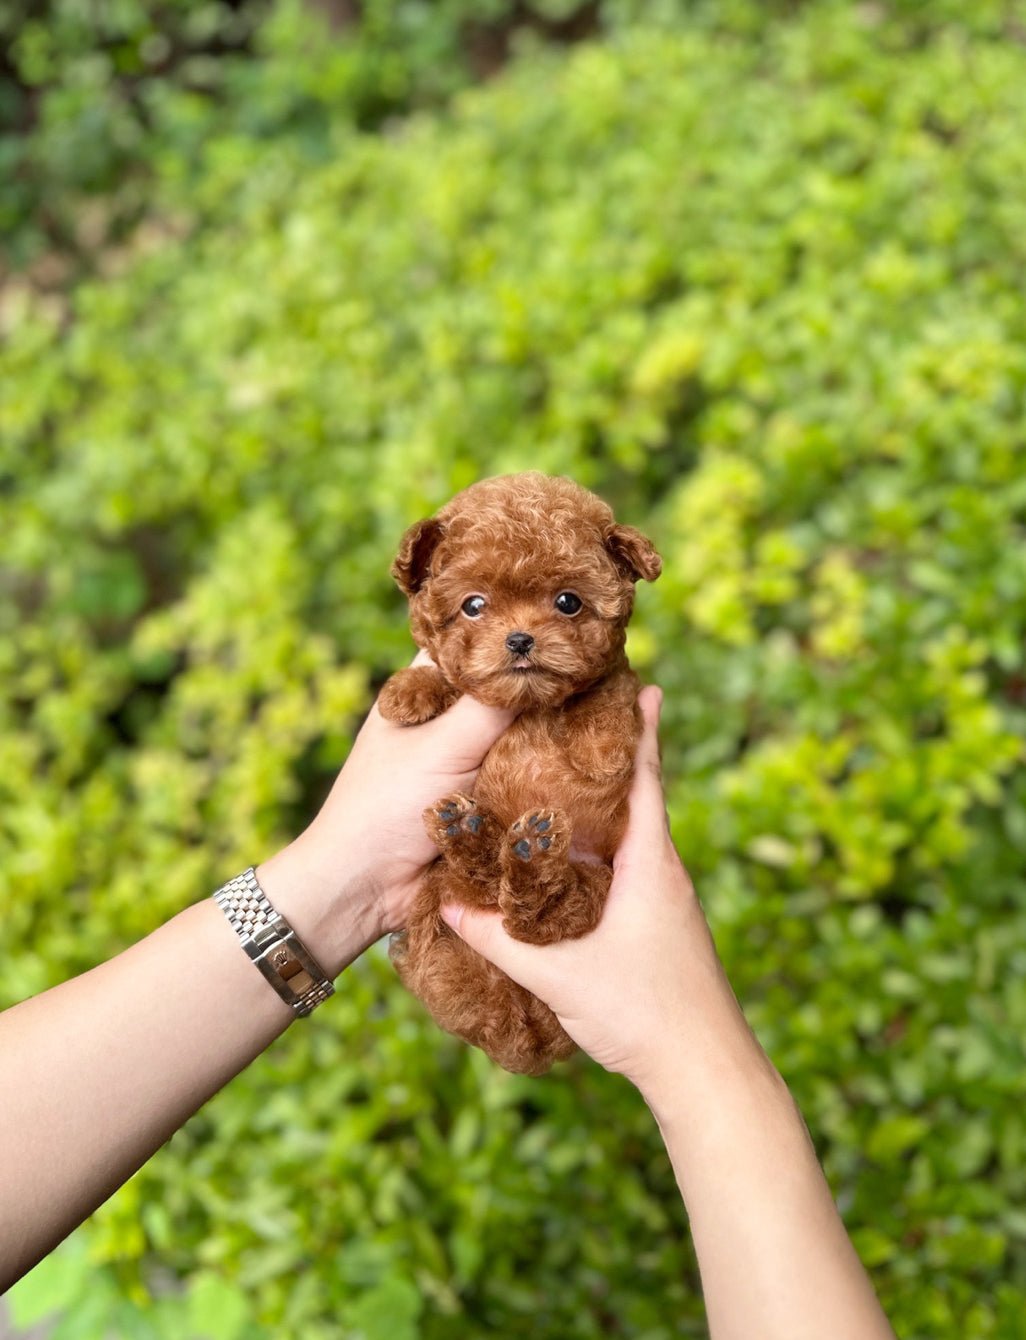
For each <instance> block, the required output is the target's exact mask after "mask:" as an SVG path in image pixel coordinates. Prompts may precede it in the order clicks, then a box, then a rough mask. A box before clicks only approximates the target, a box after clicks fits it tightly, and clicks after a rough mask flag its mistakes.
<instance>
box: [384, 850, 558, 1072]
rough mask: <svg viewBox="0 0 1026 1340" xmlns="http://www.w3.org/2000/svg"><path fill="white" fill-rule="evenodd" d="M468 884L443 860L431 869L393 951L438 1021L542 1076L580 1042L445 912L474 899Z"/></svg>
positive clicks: (514, 1066) (503, 1061)
mask: <svg viewBox="0 0 1026 1340" xmlns="http://www.w3.org/2000/svg"><path fill="white" fill-rule="evenodd" d="M467 892H468V890H467V886H466V884H465V882H463V881H461V880H458V879H457V878H455V877H454V875H453V872H452V871H451V870H449V869H448V867H447V866H446V864H445V862H443V861H439V862H438V863H437V864H436V865H434V866H432V867H431V871H430V872H429V874H428V880H427V887H426V888H425V896H424V897H423V898H421V899H419V900H418V904H417V906H416V907H415V908H414V911H413V913H412V914H411V916H410V920H409V922H408V924H407V927H406V929H405V930H404V931H401V932H399V933H398V934H397V935H394V936H393V937H392V940H391V943H390V945H389V954H390V956H391V958H392V962H393V963H394V964H395V966H396V969H397V971H398V973H399V976H400V977H401V978H402V980H403V982H404V984H405V985H406V986H407V987H408V988H409V989H410V990H411V991H412V992H413V994H414V995H416V996H419V997H420V999H421V1000H422V1001H423V1002H424V1004H425V1005H426V1006H427V1008H428V1009H429V1010H430V1012H431V1014H432V1016H433V1018H434V1020H435V1022H436V1023H437V1024H439V1025H440V1027H442V1028H444V1029H446V1030H447V1031H448V1032H450V1033H455V1034H456V1036H457V1037H461V1038H463V1039H464V1041H465V1042H469V1043H472V1044H473V1045H474V1046H476V1047H480V1048H481V1049H482V1050H483V1051H485V1052H486V1053H487V1054H488V1055H489V1056H490V1057H491V1058H492V1060H493V1061H496V1062H497V1063H498V1064H499V1065H501V1066H504V1067H505V1069H507V1070H512V1071H513V1072H514V1073H517V1074H525V1075H541V1074H544V1072H545V1071H546V1070H548V1068H549V1066H551V1065H552V1063H553V1061H557V1060H562V1059H563V1058H564V1057H566V1056H569V1055H570V1054H571V1052H573V1050H574V1043H573V1042H572V1041H571V1039H570V1038H569V1037H568V1036H567V1034H566V1032H565V1031H564V1030H563V1027H562V1025H561V1024H560V1022H559V1020H558V1019H557V1018H556V1016H555V1015H554V1014H553V1013H552V1011H551V1010H550V1009H549V1008H548V1006H547V1005H543V1004H542V1002H541V1001H540V1000H538V999H537V998H536V997H535V996H532V995H531V994H530V992H528V991H525V990H524V988H523V987H521V986H518V985H517V983H516V982H513V981H511V980H510V979H509V978H508V977H507V976H506V975H505V973H503V972H500V970H499V969H498V968H496V967H495V965H494V964H492V963H489V961H488V960H487V959H485V958H482V957H481V955H480V954H478V953H476V952H475V951H474V950H473V949H471V948H470V946H469V945H467V944H465V943H464V942H463V941H462V940H461V939H460V938H459V936H457V935H455V934H454V933H453V932H452V931H451V930H450V929H449V927H448V926H447V925H446V924H445V923H444V922H443V921H442V920H441V918H440V917H439V916H438V912H437V907H438V904H439V903H440V902H448V901H451V902H467V901H468V898H467Z"/></svg>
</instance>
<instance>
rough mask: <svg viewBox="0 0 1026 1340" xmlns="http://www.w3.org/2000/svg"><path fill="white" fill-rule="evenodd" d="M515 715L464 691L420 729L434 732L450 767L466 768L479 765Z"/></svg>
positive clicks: (513, 719) (461, 769)
mask: <svg viewBox="0 0 1026 1340" xmlns="http://www.w3.org/2000/svg"><path fill="white" fill-rule="evenodd" d="M516 716H517V714H516V712H510V711H507V710H506V709H505V708H501V707H486V706H485V705H484V703H479V702H478V701H477V699H476V698H471V696H470V694H469V693H465V694H464V695H463V697H462V698H458V699H457V700H456V702H454V703H453V705H452V707H450V708H449V709H448V711H446V712H443V713H442V715H441V716H440V717H436V718H435V720H434V721H431V722H429V723H428V725H427V726H425V727H424V729H425V730H427V731H431V732H432V733H433V734H434V736H435V738H436V741H437V744H438V748H439V751H440V752H441V753H444V755H445V758H446V761H447V762H448V763H449V765H450V766H451V767H453V768H455V769H456V770H457V771H459V772H469V771H471V770H473V769H475V768H479V767H480V766H481V760H482V759H483V758H484V756H485V754H487V753H488V750H489V749H491V747H492V745H493V744H494V743H495V741H496V740H497V739H498V738H499V736H500V735H502V733H503V732H504V731H506V730H508V729H509V727H510V725H512V723H513V722H514V721H515V720H516Z"/></svg>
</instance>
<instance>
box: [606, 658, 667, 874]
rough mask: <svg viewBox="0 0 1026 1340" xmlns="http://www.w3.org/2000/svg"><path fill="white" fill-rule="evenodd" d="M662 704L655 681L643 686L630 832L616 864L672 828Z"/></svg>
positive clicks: (622, 843) (631, 802)
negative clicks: (661, 735) (661, 740)
mask: <svg viewBox="0 0 1026 1340" xmlns="http://www.w3.org/2000/svg"><path fill="white" fill-rule="evenodd" d="M662 705H663V691H662V689H660V688H657V687H656V686H655V685H654V684H649V685H648V686H647V687H645V688H643V689H642V690H641V693H640V694H639V695H638V706H639V707H640V709H641V716H642V728H641V735H640V737H639V739H638V749H637V753H636V754H635V756H634V780H633V782H632V783H631V790H630V796H629V798H628V806H629V819H628V823H627V832H626V834H625V836H624V839H623V842H621V844H620V848H619V850H618V851H617V853H616V856H615V858H614V861H613V864H614V866H620V865H621V864H622V863H623V861H624V860H629V859H630V857H631V854H632V852H633V853H635V854H639V853H640V850H641V849H642V848H647V847H649V846H650V845H651V842H652V838H653V836H654V834H655V832H656V831H659V830H666V831H668V830H669V826H670V824H669V817H668V815H667V813H666V800H665V798H664V796H663V780H662V767H661V764H660V761H659V713H660V711H661V709H662Z"/></svg>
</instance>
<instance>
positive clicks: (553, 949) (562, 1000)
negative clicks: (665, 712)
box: [442, 687, 747, 1096]
mask: <svg viewBox="0 0 1026 1340" xmlns="http://www.w3.org/2000/svg"><path fill="white" fill-rule="evenodd" d="M661 702H662V694H661V692H660V690H659V689H657V688H654V687H649V688H646V689H643V690H642V692H641V696H640V698H639V704H640V706H641V711H642V715H643V718H644V729H643V732H642V735H641V739H640V741H639V744H638V751H637V758H636V768H635V775H634V781H633V784H632V787H631V792H630V819H629V822H628V827H627V832H626V834H625V836H624V839H623V842H622V843H621V845H620V848H619V850H618V852H617V853H616V857H615V858H614V861H613V881H612V884H611V885H610V889H609V895H608V898H607V901H606V906H605V909H604V911H603V914H602V920H601V921H600V923H599V925H598V926H597V927H596V928H595V930H594V931H592V932H590V933H589V934H588V935H585V936H583V937H581V938H580V939H577V940H564V941H560V942H559V943H557V944H554V945H545V946H537V945H528V944H524V943H523V942H522V941H520V940H515V939H513V938H512V937H511V936H509V935H508V934H507V933H506V932H505V930H504V929H503V926H502V920H501V917H500V915H499V914H498V913H496V912H491V911H484V910H477V909H471V908H468V907H464V906H462V905H450V906H447V907H444V908H443V909H442V916H443V917H444V919H445V920H446V921H447V922H448V924H449V925H450V926H451V927H452V929H453V930H454V931H456V932H457V934H459V935H460V936H461V937H462V938H463V939H464V940H465V941H466V942H467V944H469V945H470V946H471V947H472V948H474V949H476V950H477V951H478V952H479V953H481V954H483V955H484V956H485V957H486V958H488V959H491V961H492V962H493V963H495V964H496V965H497V966H498V967H500V968H501V969H502V970H503V971H504V972H505V973H507V974H508V975H509V976H510V977H512V978H513V979H514V980H515V981H517V982H519V983H520V984H521V985H522V986H524V987H526V988H527V989H528V990H529V991H531V992H533V993H534V994H535V995H536V996H538V997H539V998H540V999H541V1000H543V1001H544V1002H545V1003H546V1004H547V1005H548V1006H549V1007H550V1008H551V1009H552V1010H554V1011H555V1013H556V1015H557V1016H558V1017H559V1020H560V1022H561V1023H562V1025H563V1027H564V1028H565V1029H566V1031H567V1032H568V1033H569V1034H570V1036H571V1037H572V1038H573V1039H574V1041H575V1042H576V1043H577V1044H578V1045H579V1046H580V1047H583V1049H584V1050H585V1051H586V1052H588V1054H589V1055H590V1056H592V1057H593V1058H594V1059H595V1060H596V1061H598V1062H599V1063H600V1064H601V1065H603V1066H605V1068H606V1069H607V1070H614V1071H619V1072H620V1073H622V1074H624V1075H626V1076H627V1077H628V1078H629V1079H631V1080H632V1081H633V1082H634V1083H635V1084H637V1085H638V1087H639V1088H640V1089H641V1090H642V1092H643V1093H645V1094H646V1096H649V1094H650V1091H651V1090H652V1089H653V1088H654V1087H656V1086H657V1084H658V1082H659V1079H660V1076H661V1075H662V1073H663V1072H664V1070H665V1064H666V1058H667V1056H668V1055H670V1054H671V1053H673V1051H674V1049H675V1048H678V1047H679V1044H680V1043H681V1042H682V1041H683V1040H684V1039H686V1038H688V1037H689V1036H690V1037H694V1036H695V1034H696V1029H695V1024H696V1021H697V1020H698V1019H699V1018H700V1017H701V1018H710V1017H711V1016H710V1011H713V1012H714V1014H715V1015H716V1018H717V1024H718V1023H719V1022H720V1021H726V1022H728V1024H729V1025H730V1026H737V1025H739V1026H740V1027H741V1028H742V1029H743V1030H744V1031H745V1032H746V1033H747V1029H746V1026H745V1025H744V1023H743V1019H742V1018H741V1015H740V1011H739V1010H738V1008H737V1003H736V1001H735V1000H734V996H733V993H732V991H731V989H730V986H729V984H728V982H727V980H726V977H725V975H724V973H723V969H722V967H721V965H720V962H719V959H718V958H717V955H716V950H715V948H714V946H713V942H712V937H711V935H710V933H709V928H708V926H707V924H706V921H705V917H704V915H703V913H702V909H701V907H700V905H699V903H698V899H697V898H696V897H695V892H694V889H693V887H692V884H691V880H690V878H689V876H688V873H687V871H686V870H685V869H684V866H683V865H682V864H681V860H680V857H679V856H678V854H677V851H676V848H675V847H674V845H673V840H672V838H671V836H670V830H669V824H668V821H667V815H666V807H665V803H664V800H663V791H662V783H661V780H660V769H659V743H658V738H657V731H658V723H659V709H660V705H661Z"/></svg>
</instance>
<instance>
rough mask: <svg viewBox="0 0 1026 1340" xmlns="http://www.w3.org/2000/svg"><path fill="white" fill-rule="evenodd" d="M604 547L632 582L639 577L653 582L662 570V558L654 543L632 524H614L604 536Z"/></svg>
mask: <svg viewBox="0 0 1026 1340" xmlns="http://www.w3.org/2000/svg"><path fill="white" fill-rule="evenodd" d="M606 548H607V550H608V551H609V553H610V556H611V557H612V559H613V561H614V563H615V564H616V566H617V567H618V568H620V570H621V571H622V572H623V573H624V574H625V575H626V576H627V577H629V578H630V580H631V581H632V582H636V581H637V580H638V578H639V577H644V579H645V581H646V582H654V581H655V579H656V578H657V577H658V576H659V574H660V573H661V572H662V570H663V560H662V559H661V558H660V557H659V555H658V554H657V553H656V551H655V545H653V543H652V541H651V540H650V539H648V537H647V536H645V535H642V533H641V531H640V530H635V529H634V527H633V526H614V527H613V528H612V530H611V531H610V532H609V534H608V535H607V536H606Z"/></svg>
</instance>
